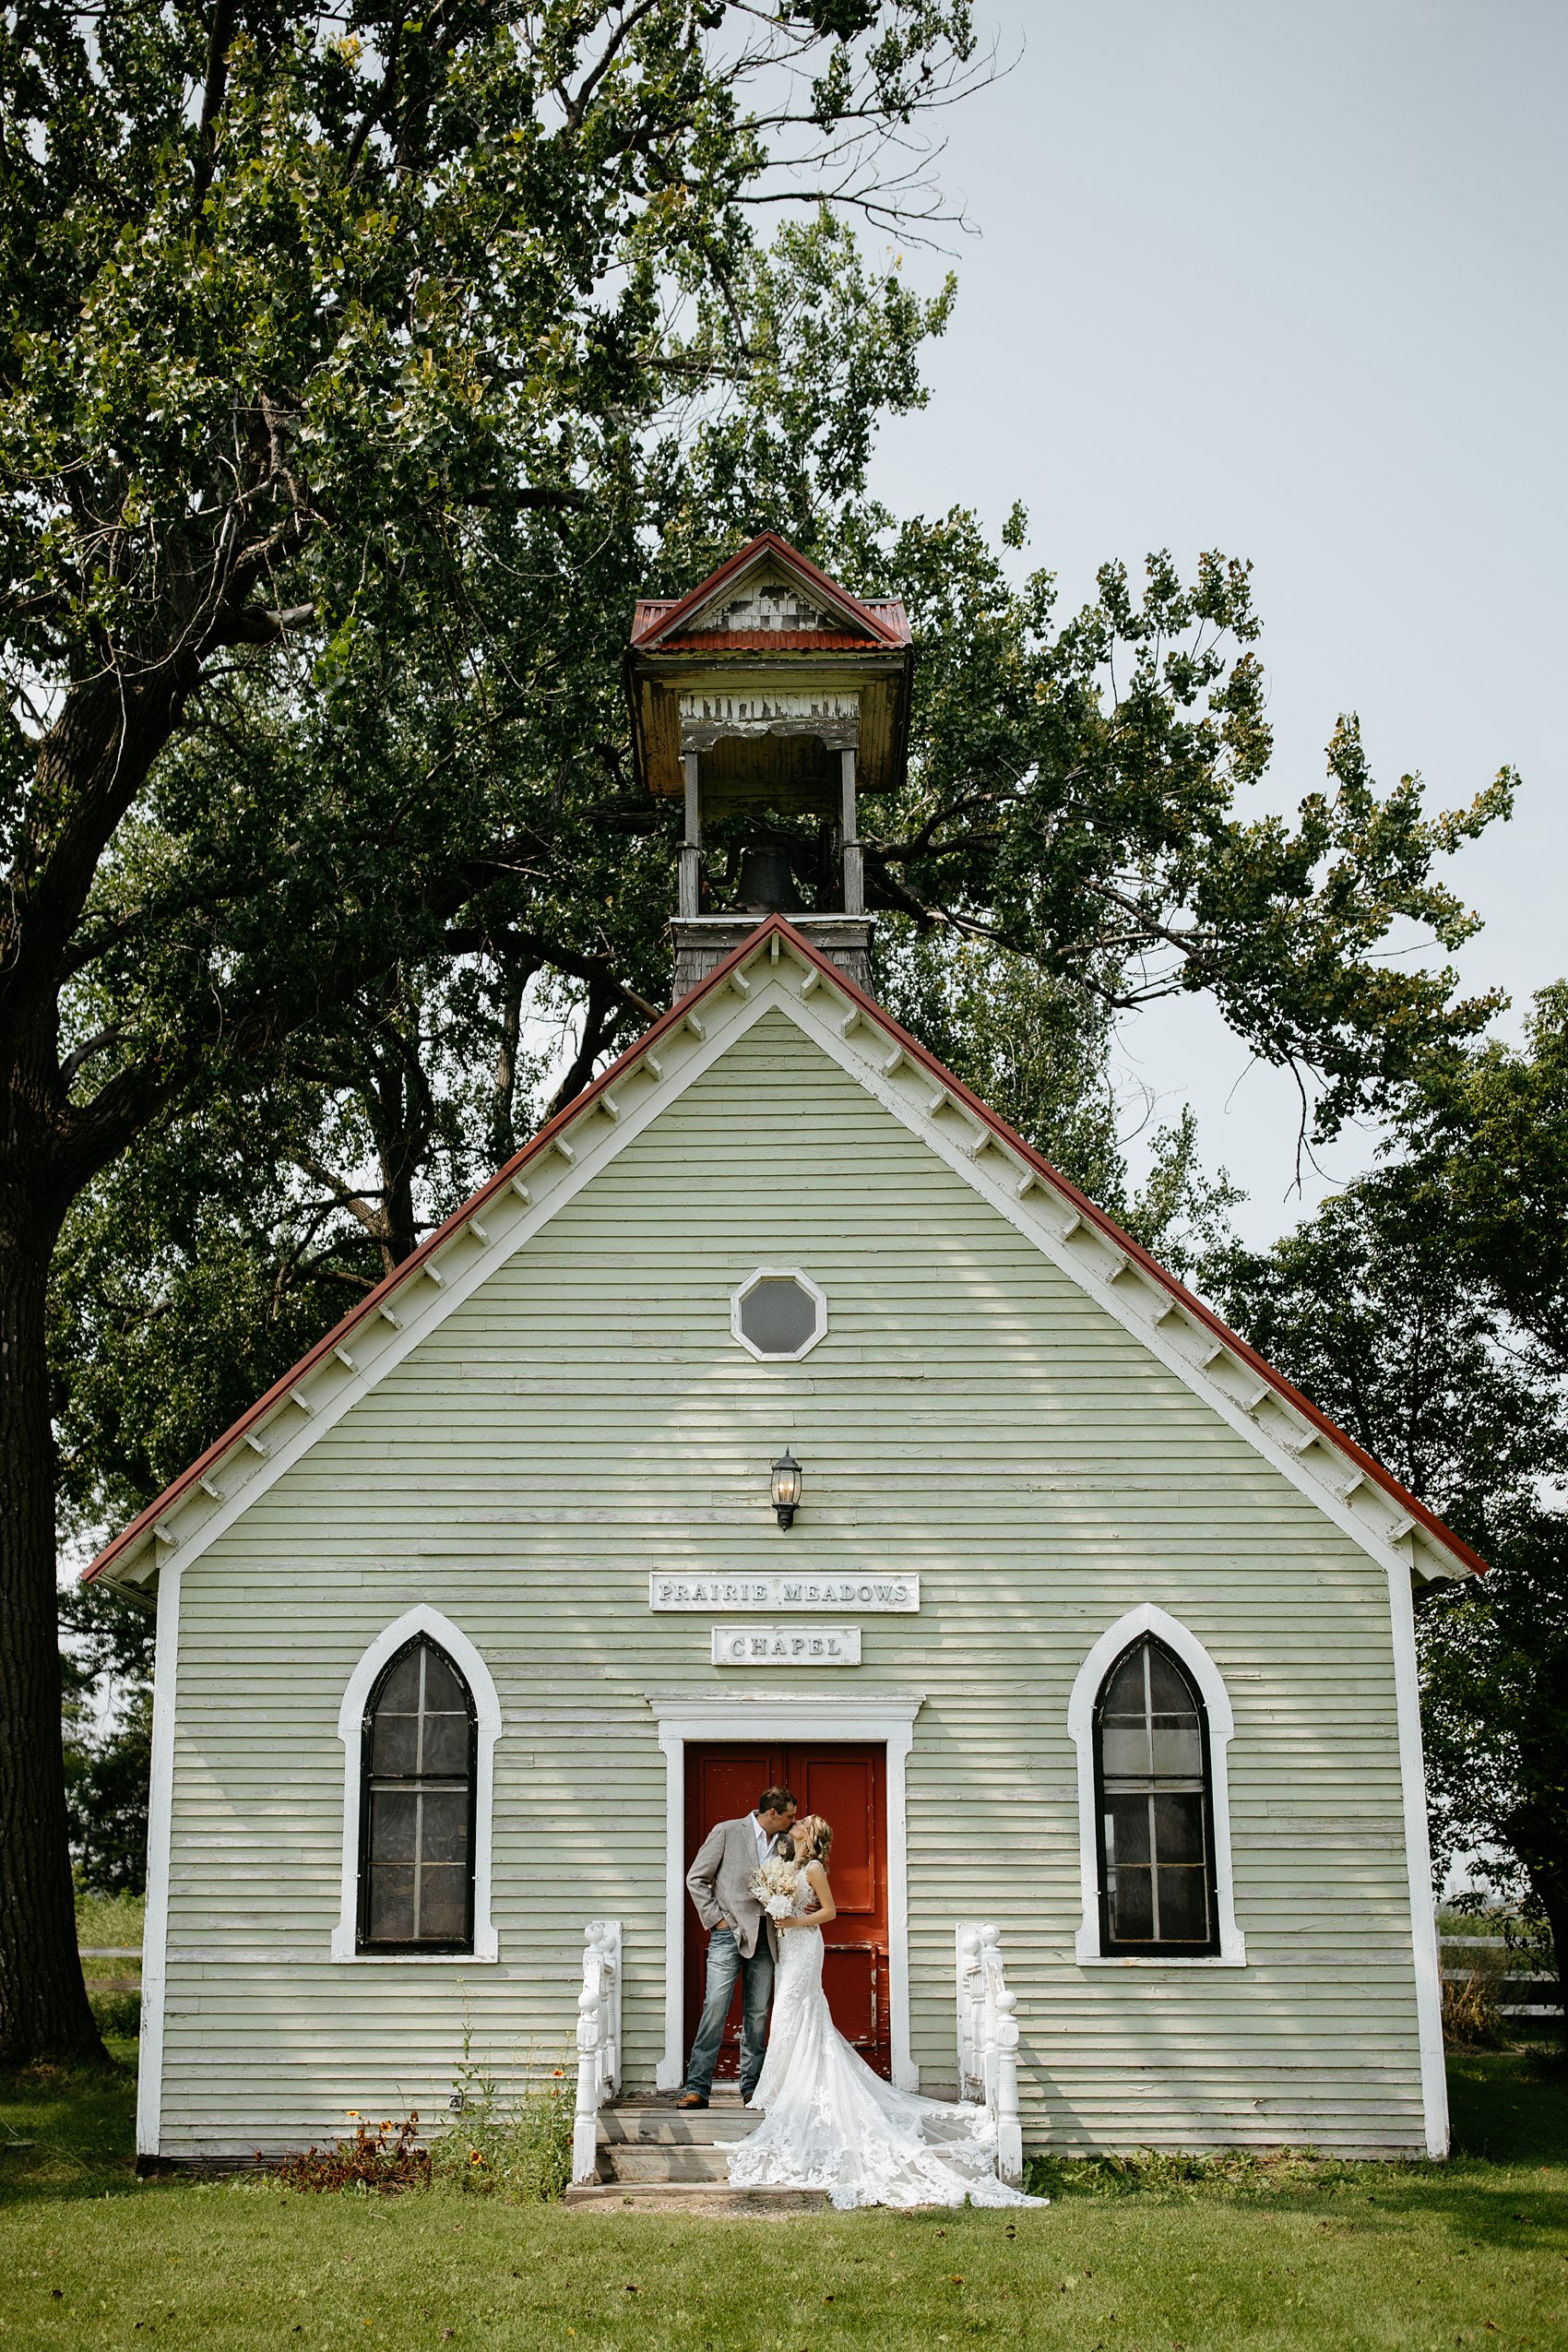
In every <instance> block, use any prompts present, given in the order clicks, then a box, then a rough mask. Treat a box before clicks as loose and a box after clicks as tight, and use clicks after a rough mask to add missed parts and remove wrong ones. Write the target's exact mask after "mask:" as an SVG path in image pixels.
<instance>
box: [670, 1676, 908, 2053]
mask: <svg viewBox="0 0 1568 2352" xmlns="http://www.w3.org/2000/svg"><path fill="white" fill-rule="evenodd" d="M647 1703H648V1705H649V1707H650V1708H651V1709H652V1711H653V1714H654V1717H655V1719H656V1721H657V1722H658V1725H659V1746H660V1747H661V1748H662V1749H663V1751H664V1755H665V1764H666V1776H665V1887H664V2055H663V2057H662V2058H661V2059H660V2060H659V2064H658V2069H657V2073H656V2074H655V2082H656V2085H657V2087H658V2088H659V2090H661V2091H676V2090H679V2089H680V2087H681V2085H682V2084H683V2082H684V2080H685V2074H686V2021H685V1985H686V1929H687V1922H688V1914H689V1912H690V1909H691V1898H690V1897H689V1895H687V1893H686V1742H687V1741H688V1740H757V1741H759V1742H765V1741H768V1740H774V1741H777V1742H778V1743H780V1744H784V1745H790V1746H796V1745H803V1744H805V1743H807V1742H809V1741H811V1740H823V1741H824V1742H826V1743H828V1744H830V1745H832V1746H835V1747H837V1746H839V1745H841V1744H844V1745H849V1744H855V1745H860V1746H863V1747H868V1748H885V1750H886V1752H887V1773H886V1781H885V1797H886V1803H887V1947H888V1956H887V1977H888V2013H889V2015H888V2023H889V2039H890V2043H891V2050H892V2061H893V2081H894V2085H895V2086H896V2088H897V2089H898V2090H901V2091H918V2090H919V2088H920V2072H919V2069H918V2068H917V2067H916V2065H915V2061H914V2058H913V2056H912V2054H911V2051H910V2047H909V1839H908V1834H907V1827H906V1817H905V1782H906V1772H907V1766H908V1764H909V1750H910V1748H911V1747H912V1746H913V1745H914V1738H915V1717H916V1716H917V1715H919V1713H920V1711H921V1707H922V1706H923V1705H925V1693H923V1692H919V1691H916V1692H903V1691H865V1692H861V1691H855V1692H851V1693H838V1692H833V1693H826V1692H802V1693H798V1694H795V1695H791V1694H790V1693H787V1692H786V1693H778V1692H759V1693H757V1694H756V1695H755V1696H754V1697H753V1696H751V1695H749V1694H746V1693H740V1692H735V1691H691V1692H669V1693H659V1692H652V1691H650V1692H649V1693H647Z"/></svg>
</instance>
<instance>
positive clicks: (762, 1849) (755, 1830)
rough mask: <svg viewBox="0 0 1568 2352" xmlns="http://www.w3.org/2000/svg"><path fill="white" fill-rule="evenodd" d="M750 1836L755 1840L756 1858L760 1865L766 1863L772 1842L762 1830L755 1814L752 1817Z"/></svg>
mask: <svg viewBox="0 0 1568 2352" xmlns="http://www.w3.org/2000/svg"><path fill="white" fill-rule="evenodd" d="M752 1835H754V1837H755V1839H756V1858H757V1861H758V1863H759V1865H760V1864H761V1863H763V1862H766V1859H767V1857H768V1855H769V1853H770V1852H771V1850H772V1847H773V1840H772V1838H771V1837H770V1836H769V1835H768V1834H767V1832H766V1829H764V1827H763V1825H762V1820H761V1817H760V1815H759V1814H756V1813H754V1814H753V1815H752Z"/></svg>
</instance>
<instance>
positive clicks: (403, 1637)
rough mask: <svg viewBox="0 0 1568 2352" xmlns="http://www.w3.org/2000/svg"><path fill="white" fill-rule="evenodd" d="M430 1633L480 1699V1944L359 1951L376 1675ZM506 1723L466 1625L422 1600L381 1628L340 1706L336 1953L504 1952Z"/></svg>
mask: <svg viewBox="0 0 1568 2352" xmlns="http://www.w3.org/2000/svg"><path fill="white" fill-rule="evenodd" d="M416 1633H426V1634H428V1635H429V1637H430V1639H431V1640H432V1641H433V1642H438V1643H439V1644H440V1645H441V1647H442V1648H443V1649H444V1650H445V1652H446V1655H447V1657H449V1658H450V1659H451V1661H452V1663H453V1665H454V1666H455V1667H456V1668H457V1671H458V1673H459V1674H460V1675H461V1676H462V1678H463V1680H464V1681H465V1682H466V1683H467V1684H468V1686H469V1695H470V1697H471V1698H472V1700H473V1703H474V1716H475V1718H476V1728H477V1732H478V1738H477V1740H476V1742H475V1747H476V1750H477V1753H476V1757H475V1764H474V1948H473V1950H472V1952H471V1953H468V1952H356V1951H355V1949H354V1943H355V1940H356V1927H357V1918H358V1910H359V1870H360V1767H361V1763H362V1752H363V1747H364V1711H365V1707H366V1705H367V1704H368V1702H369V1699H370V1694H371V1692H372V1690H373V1689H374V1683H375V1678H376V1676H377V1675H378V1674H379V1673H380V1671H381V1669H382V1668H383V1667H384V1666H385V1665H386V1662H387V1660H388V1659H389V1658H391V1657H396V1656H397V1654H398V1651H399V1650H400V1649H401V1648H402V1646H403V1645H404V1643H405V1642H411V1641H412V1640H413V1638H414V1635H415V1634H416ZM503 1728H504V1727H503V1724H502V1721H501V1702H500V1700H499V1699H498V1698H497V1697H496V1695H495V1684H494V1682H493V1681H492V1680H491V1673H490V1669H489V1667H488V1666H486V1664H485V1662H484V1660H483V1658H482V1657H481V1656H480V1654H479V1652H478V1650H477V1649H475V1647H474V1645H473V1644H472V1642H470V1641H469V1637H468V1635H467V1634H466V1633H464V1632H463V1629H462V1627H461V1626H460V1625H455V1624H454V1623H453V1622H452V1620H451V1619H450V1618H449V1617H443V1615H442V1614H441V1611H440V1610H437V1609H429V1608H427V1607H426V1606H425V1605H424V1603H423V1602H421V1604H420V1606H419V1607H418V1608H417V1609H410V1610H405V1611H404V1613H403V1615H402V1616H401V1617H399V1618H398V1620H397V1621H396V1622H395V1623H393V1624H391V1625H388V1626H387V1627H386V1629H385V1631H384V1632H382V1633H378V1634H377V1635H376V1637H375V1639H374V1642H372V1643H371V1645H370V1647H369V1648H368V1649H367V1650H365V1651H364V1652H363V1654H362V1657H361V1658H360V1661H359V1664H358V1665H357V1666H356V1667H355V1669H354V1670H353V1672H352V1674H350V1677H349V1683H348V1688H347V1689H346V1690H345V1692H344V1693H343V1704H342V1705H341V1706H340V1707H339V1710H338V1737H339V1740H341V1741H342V1742H343V1888H342V1907H341V1909H340V1911H339V1917H338V1924H337V1926H336V1927H335V1928H334V1929H333V1930H332V1957H333V1959H334V1960H351V1961H352V1962H353V1963H354V1965H355V1966H357V1967H364V1966H370V1967H377V1968H404V1967H415V1968H433V1967H448V1968H450V1967H462V1968H466V1967H471V1966H473V1965H474V1963H475V1962H476V1961H479V1962H483V1961H487V1960H494V1959H496V1958H498V1957H499V1944H498V1941H497V1937H496V1932H495V1928H494V1926H493V1922H492V1919H491V1916H490V1909H491V1904H490V1889H491V1840H492V1834H493V1824H494V1812H495V1742H496V1741H497V1740H499V1739H500V1737H501V1733H502V1730H503Z"/></svg>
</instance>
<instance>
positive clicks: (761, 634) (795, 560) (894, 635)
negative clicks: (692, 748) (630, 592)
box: [632, 531, 911, 654]
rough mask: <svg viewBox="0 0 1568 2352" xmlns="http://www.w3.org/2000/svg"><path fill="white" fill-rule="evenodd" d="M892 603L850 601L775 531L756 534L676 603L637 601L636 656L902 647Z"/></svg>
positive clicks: (901, 618) (906, 640)
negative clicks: (726, 561) (642, 654)
mask: <svg viewBox="0 0 1568 2352" xmlns="http://www.w3.org/2000/svg"><path fill="white" fill-rule="evenodd" d="M910 642H911V638H910V632H909V616H908V615H907V613H906V612H905V611H904V606H903V601H902V600H901V599H900V598H898V597H896V596H878V597H857V596H851V595H850V594H849V590H848V589H847V588H840V587H839V585H838V583H837V580H832V579H829V577H828V576H827V574H826V572H824V571H821V570H819V569H818V567H817V566H816V564H814V563H813V562H812V561H811V559H810V557H809V556H806V555H802V553H801V552H800V550H799V549H798V548H794V547H791V546H790V542H789V540H786V539H780V537H779V536H778V532H777V531H764V532H762V534H761V535H760V537H758V538H756V539H754V540H751V541H750V543H749V544H748V545H747V546H745V547H742V548H741V549H740V550H739V551H738V552H737V553H735V554H734V555H731V558H730V560H729V562H728V563H726V564H720V565H719V569H718V570H717V571H716V572H710V573H709V575H708V576H707V579H706V580H700V581H699V582H698V583H697V586H696V587H695V588H689V589H688V590H687V592H686V594H685V595H684V596H679V597H659V596H645V597H639V598H638V599H637V603H636V612H635V613H634V615H633V619H632V645H633V647H634V649H635V650H636V651H637V652H639V653H641V652H651V651H652V650H653V649H654V648H655V647H659V648H661V649H662V650H663V651H665V652H667V653H676V652H682V653H708V652H723V653H754V652H755V653H763V652H766V653H773V654H793V653H818V652H832V653H838V652H846V653H848V652H854V651H858V650H860V649H861V648H865V649H866V650H869V651H880V650H886V649H889V648H893V649H897V648H901V647H905V646H908V645H909V644H910Z"/></svg>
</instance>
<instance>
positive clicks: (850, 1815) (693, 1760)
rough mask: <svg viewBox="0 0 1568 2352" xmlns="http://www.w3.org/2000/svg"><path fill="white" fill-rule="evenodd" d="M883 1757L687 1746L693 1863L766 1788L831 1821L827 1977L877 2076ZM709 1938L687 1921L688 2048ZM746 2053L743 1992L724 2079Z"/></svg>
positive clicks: (835, 2003)
mask: <svg viewBox="0 0 1568 2352" xmlns="http://www.w3.org/2000/svg"><path fill="white" fill-rule="evenodd" d="M886 1761H887V1758H886V1752H885V1750H884V1749H882V1748H877V1747H837V1748H825V1747H817V1746H814V1747H809V1748H782V1747H780V1748H774V1747H766V1748H764V1747H738V1746H736V1747H729V1746H726V1747H717V1746H716V1747H690V1746H689V1747H688V1748H687V1750H686V1862H687V1867H688V1868H689V1867H690V1865H691V1862H692V1859H693V1858H694V1856H695V1853H696V1851H697V1848H698V1847H699V1846H700V1845H701V1844H702V1842H703V1839H704V1838H705V1837H706V1836H707V1833H708V1831H709V1830H710V1829H711V1828H712V1827H713V1825H714V1823H716V1822H721V1821H735V1820H737V1819H739V1818H740V1817H741V1816H742V1814H745V1813H749V1812H751V1811H752V1809H753V1807H754V1805H755V1803H756V1800H757V1798H758V1797H759V1796H760V1795H761V1793H762V1791H763V1790H764V1789H765V1788H771V1787H782V1788H789V1789H791V1790H793V1792H794V1796H795V1801H796V1803H797V1804H798V1805H799V1806H800V1809H801V1811H802V1813H820V1814H821V1815H822V1817H823V1819H824V1820H825V1821H828V1822H831V1823H832V1824H833V1852H832V1855H831V1857H830V1858H829V1860H828V1865H827V1868H828V1875H829V1877H830V1878H831V1880H832V1883H833V1899H834V1901H835V1902H836V1903H837V1906H838V1916H837V1918H836V1919H835V1920H833V1922H832V1923H831V1925H830V1926H829V1927H828V1928H827V1929H826V1930H825V1938H826V1949H825V1951H824V1954H823V1966H822V1979H823V1984H824V1986H825V1988H826V1993H827V2003H828V2007H829V2008H830V2010H831V2011H832V2013H833V2022H834V2024H835V2025H837V2028H838V2030H839V2032H840V2033H841V2034H842V2035H843V2036H844V2038H845V2039H846V2041H849V2042H852V2043H853V2044H854V2046H855V2048H856V2049H858V2050H859V2051H860V2053H861V2057H862V2058H863V2059H864V2060H865V2061H866V2063H867V2065H868V2066H873V2067H874V2068H875V2069H876V2072H877V2073H879V2074H884V2075H885V2074H887V2073H889V2072H890V2070H891V2055H890V2039H891V2028H890V2019H889V2009H888V1977H887V1797H886V1782H885V1766H886ZM706 1976H707V1936H706V1935H705V1934H704V1932H703V1930H702V1928H701V1926H700V1925H699V1923H698V1920H697V1918H696V1914H695V1912H694V1911H688V1913H687V1920H686V2047H687V2049H690V2048H691V2044H692V2037H693V2036H694V2035H695V2032H696V2026H697V2018H698V2015H699V2013H701V2009H702V1994H703V1983H704V1979H705V1978H706ZM740 2053H741V1996H740V1989H739V1987H737V1988H736V1993H735V1999H734V2002H733V2004H732V2005H731V2011H730V2021H729V2024H728V2025H726V2027H725V2029H724V2041H723V2045H722V2047H721V2049H720V2050H719V2066H718V2073H719V2076H720V2077H721V2078H723V2077H726V2076H728V2077H730V2078H731V2079H732V2078H733V2077H734V2075H735V2074H736V2073H738V2072H739V2068H740Z"/></svg>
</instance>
